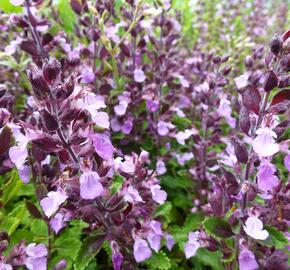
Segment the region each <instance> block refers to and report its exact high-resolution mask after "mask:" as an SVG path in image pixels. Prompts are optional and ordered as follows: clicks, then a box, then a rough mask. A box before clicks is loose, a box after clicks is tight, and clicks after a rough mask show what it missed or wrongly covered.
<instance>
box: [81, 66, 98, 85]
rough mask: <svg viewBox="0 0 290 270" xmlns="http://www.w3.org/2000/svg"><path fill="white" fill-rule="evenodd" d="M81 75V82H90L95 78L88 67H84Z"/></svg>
mask: <svg viewBox="0 0 290 270" xmlns="http://www.w3.org/2000/svg"><path fill="white" fill-rule="evenodd" d="M81 77H82V82H83V83H92V82H94V81H95V79H96V77H95V74H94V72H93V71H92V70H91V69H90V68H84V69H83V71H82V74H81Z"/></svg>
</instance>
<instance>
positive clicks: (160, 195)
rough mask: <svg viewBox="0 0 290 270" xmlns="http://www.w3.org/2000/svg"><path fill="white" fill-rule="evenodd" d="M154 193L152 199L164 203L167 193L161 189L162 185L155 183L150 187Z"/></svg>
mask: <svg viewBox="0 0 290 270" xmlns="http://www.w3.org/2000/svg"><path fill="white" fill-rule="evenodd" d="M150 190H151V193H152V199H153V200H154V201H155V202H157V203H159V204H163V203H164V202H165V201H166V198H167V193H166V192H165V191H164V190H162V189H161V187H160V185H153V186H151V187H150Z"/></svg>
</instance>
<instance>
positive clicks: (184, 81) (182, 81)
mask: <svg viewBox="0 0 290 270" xmlns="http://www.w3.org/2000/svg"><path fill="white" fill-rule="evenodd" d="M176 77H177V78H178V79H179V81H180V84H181V86H182V87H184V88H188V87H189V82H188V81H187V80H186V79H185V78H184V76H183V75H179V74H178V75H176Z"/></svg>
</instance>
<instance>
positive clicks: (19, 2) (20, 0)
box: [10, 0, 25, 6]
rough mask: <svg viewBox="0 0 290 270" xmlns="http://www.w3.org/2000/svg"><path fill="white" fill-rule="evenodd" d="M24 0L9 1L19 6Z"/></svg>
mask: <svg viewBox="0 0 290 270" xmlns="http://www.w3.org/2000/svg"><path fill="white" fill-rule="evenodd" d="M24 1H25V0H10V3H11V4H12V5H14V6H21V5H22V4H23V3H24Z"/></svg>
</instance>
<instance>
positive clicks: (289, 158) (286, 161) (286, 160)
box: [284, 154, 290, 172]
mask: <svg viewBox="0 0 290 270" xmlns="http://www.w3.org/2000/svg"><path fill="white" fill-rule="evenodd" d="M284 165H285V167H286V168H287V169H288V171H289V172H290V154H288V155H287V156H286V157H285V158H284Z"/></svg>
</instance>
